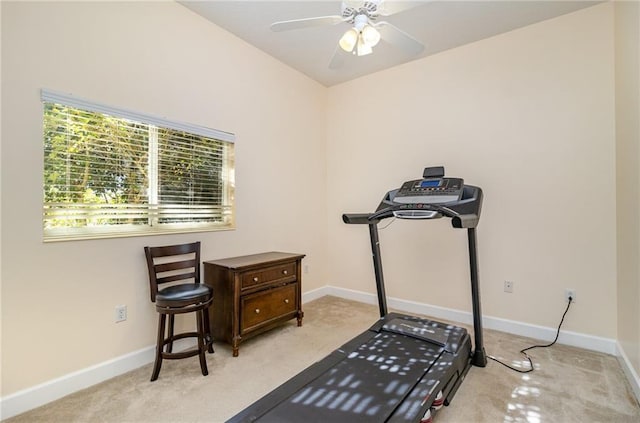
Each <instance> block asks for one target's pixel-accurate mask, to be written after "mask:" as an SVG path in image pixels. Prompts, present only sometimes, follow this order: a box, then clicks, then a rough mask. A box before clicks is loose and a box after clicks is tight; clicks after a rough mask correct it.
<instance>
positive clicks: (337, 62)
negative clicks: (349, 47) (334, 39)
mask: <svg viewBox="0 0 640 423" xmlns="http://www.w3.org/2000/svg"><path fill="white" fill-rule="evenodd" d="M349 54H351V53H347V52H346V51H344V50H343V49H342V47H340V45H337V46H336V50H335V51H334V52H333V56H331V60H330V61H329V69H340V68H341V67H342V66H343V65H344V60H345V59H346V57H347V56H348V55H349Z"/></svg>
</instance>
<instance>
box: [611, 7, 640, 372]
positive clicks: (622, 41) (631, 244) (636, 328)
mask: <svg viewBox="0 0 640 423" xmlns="http://www.w3.org/2000/svg"><path fill="white" fill-rule="evenodd" d="M615 20H616V21H615V22H616V33H615V34H616V148H617V151H616V153H617V154H616V156H617V165H618V167H617V189H618V192H617V222H618V228H617V229H618V230H617V247H618V342H619V343H620V346H621V347H622V349H623V351H624V353H625V355H626V356H627V357H628V359H629V361H630V362H631V364H632V365H633V366H634V368H635V371H636V373H637V374H640V259H639V257H640V170H639V169H640V3H638V2H616V8H615Z"/></svg>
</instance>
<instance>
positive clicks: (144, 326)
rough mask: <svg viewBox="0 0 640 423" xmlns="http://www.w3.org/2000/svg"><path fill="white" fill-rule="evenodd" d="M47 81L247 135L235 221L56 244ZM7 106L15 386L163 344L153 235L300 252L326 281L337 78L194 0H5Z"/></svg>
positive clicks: (8, 298) (8, 354)
mask: <svg viewBox="0 0 640 423" xmlns="http://www.w3.org/2000/svg"><path fill="white" fill-rule="evenodd" d="M42 87H46V88H49V89H53V90H56V91H62V92H69V93H73V94H75V95H77V96H80V97H83V98H88V99H93V100H95V101H98V102H101V103H105V104H110V105H114V106H119V107H124V108H127V109H132V110H138V111H141V112H145V113H149V114H154V115H158V116H163V117H167V118H170V119H175V120H178V121H186V122H191V123H194V124H199V125H204V126H209V127H212V128H216V129H221V130H224V131H230V132H234V133H236V135H237V143H236V175H237V178H236V186H237V187H236V198H237V204H236V205H237V211H238V215H237V230H235V231H229V232H218V233H201V234H188V235H172V236H156V237H138V238H121V239H107V240H95V241H80V242H59V243H48V244H43V243H42V233H41V226H42V223H41V208H42V160H43V158H42V156H43V154H42V105H41V103H40V91H39V90H40V88H42ZM2 106H3V113H2V184H3V185H2V207H3V208H2V254H3V256H2V371H3V372H2V396H6V395H9V394H12V393H14V392H16V391H18V390H21V389H24V388H27V387H32V386H34V385H37V384H39V383H42V382H45V381H49V380H52V379H54V378H56V377H60V376H63V375H67V374H70V373H72V372H74V371H78V370H80V369H84V368H87V367H88V366H91V365H94V364H97V363H102V362H104V361H106V360H110V359H113V358H116V357H119V356H121V355H123V354H127V353H130V352H133V351H137V350H139V349H142V348H145V347H148V346H151V345H153V344H154V341H155V337H154V334H155V321H156V320H155V319H156V313H155V310H154V308H153V307H152V305H151V304H150V302H149V298H148V282H147V280H148V279H147V274H146V265H145V262H144V254H143V249H142V248H143V246H145V245H162V244H166V243H179V242H186V241H191V240H201V241H202V242H203V251H202V254H203V259H211V258H219V257H224V256H230V255H237V254H246V253H255V252H260V251H268V250H283V251H293V252H301V253H305V254H307V258H306V259H305V263H306V264H308V265H309V266H310V272H309V274H307V275H305V277H304V289H305V290H310V289H314V288H317V287H319V286H321V285H324V283H325V280H326V278H325V275H324V273H323V272H324V269H325V268H326V258H325V255H326V250H327V245H326V235H325V230H324V228H323V222H324V221H325V216H326V210H325V202H326V198H325V192H326V189H325V185H326V184H325V180H326V178H325V167H324V163H325V159H324V157H325V145H324V142H325V121H324V117H323V116H324V113H325V110H326V89H325V88H324V87H323V86H321V85H320V84H317V83H316V82H313V81H311V80H310V79H308V78H307V77H305V76H303V75H301V74H300V73H298V72H295V71H293V70H292V69H290V68H288V67H286V66H284V65H283V64H281V63H280V62H278V61H276V60H275V59H273V58H271V57H270V56H267V55H266V54H264V53H262V52H260V51H258V50H256V49H255V48H253V47H251V46H249V45H248V44H246V43H245V42H243V41H241V40H239V39H237V38H235V37H233V36H232V35H230V34H229V33H227V32H225V31H222V30H221V29H219V28H217V27H215V26H213V25H211V23H209V22H207V21H205V20H204V19H202V18H200V17H199V16H197V15H195V14H193V13H192V12H191V11H189V10H188V9H186V8H184V7H182V6H180V5H178V4H176V3H171V2H159V3H147V2H131V3H121V2H112V3H108V2H107V3H94V2H90V3H83V2H69V3H50V2H47V3H31V2H20V3H8V2H2ZM118 304H126V305H127V306H128V320H127V321H126V322H124V323H118V324H115V323H114V322H113V316H114V307H115V306H116V305H118Z"/></svg>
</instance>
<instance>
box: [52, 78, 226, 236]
mask: <svg viewBox="0 0 640 423" xmlns="http://www.w3.org/2000/svg"><path fill="white" fill-rule="evenodd" d="M41 101H42V104H43V135H44V116H45V110H44V109H45V103H54V104H59V105H62V106H66V107H72V108H76V109H80V110H83V111H87V112H91V113H98V114H105V115H109V116H111V117H115V118H119V119H126V120H131V121H135V122H139V123H141V124H144V125H147V126H148V127H149V129H150V131H152V128H153V127H162V128H166V129H169V130H174V131H180V132H185V133H188V134H189V135H196V136H202V137H207V138H213V139H215V140H216V141H219V142H224V143H227V146H225V147H224V150H225V152H226V153H227V154H226V155H225V158H224V163H225V164H224V165H223V166H222V167H221V169H222V170H224V171H225V172H223V173H224V176H222V177H221V179H220V180H221V181H222V183H223V186H224V189H223V195H224V197H226V200H225V201H221V203H223V204H220V205H218V206H214V207H219V208H220V210H221V211H220V213H221V214H222V215H225V217H224V219H223V220H224V221H223V222H221V223H219V222H215V223H212V222H180V223H157V214H156V213H157V210H158V209H159V208H162V207H163V204H162V203H158V204H153V203H152V201H151V199H150V198H149V196H148V197H147V201H146V203H141V204H140V206H142V207H143V208H146V210H147V211H146V215H147V216H148V218H149V223H147V224H110V225H96V226H81V227H59V228H47V227H46V223H47V204H48V203H46V202H45V195H44V191H43V195H42V199H43V200H42V201H43V203H42V204H43V215H42V230H43V241H44V242H55V241H67V240H79V239H101V238H116V237H132V236H146V235H161V234H171V233H190V232H209V231H221V230H234V229H235V214H236V213H235V148H234V147H235V135H234V134H232V133H230V132H225V131H220V130H216V129H211V128H207V127H204V126H199V125H194V124H189V123H183V122H177V121H172V120H169V119H165V118H160V117H157V116H153V115H149V114H146V113H140V112H135V111H131V110H127V109H124V108H120V107H113V106H108V105H105V104H100V103H97V102H94V101H90V100H86V99H82V98H79V97H77V96H74V95H71V94H65V93H60V92H56V91H52V90H49V89H45V88H43V89H42V90H41ZM43 141H44V140H43ZM149 144H151V141H149ZM45 159H46V157H43V172H44V166H45V163H46V162H45ZM150 160H151V157H150ZM154 166H156V167H157V166H158V163H157V162H156V163H155V165H154V164H153V163H152V162H149V163H148V164H147V170H148V171H149V170H150V169H151V168H152V167H154ZM148 185H149V183H148ZM46 187H47V183H46V181H45V180H44V179H43V190H44V189H46ZM147 188H148V189H149V188H150V187H149V186H147ZM151 190H153V189H152V188H151ZM69 204H71V205H74V204H76V205H79V204H84V203H69ZM164 205H171V204H168V203H165V204H164ZM104 206H105V207H104V208H105V209H107V208H108V207H109V205H108V204H106V205H104ZM154 219H156V224H152V221H153V220H154Z"/></svg>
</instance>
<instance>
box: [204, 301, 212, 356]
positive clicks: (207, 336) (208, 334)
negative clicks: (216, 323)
mask: <svg viewBox="0 0 640 423" xmlns="http://www.w3.org/2000/svg"><path fill="white" fill-rule="evenodd" d="M202 320H203V323H204V335H205V340H206V342H207V351H208V352H209V353H210V354H213V353H214V352H215V351H214V350H213V336H212V335H211V325H210V324H209V309H208V308H206V309H204V310H202Z"/></svg>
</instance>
